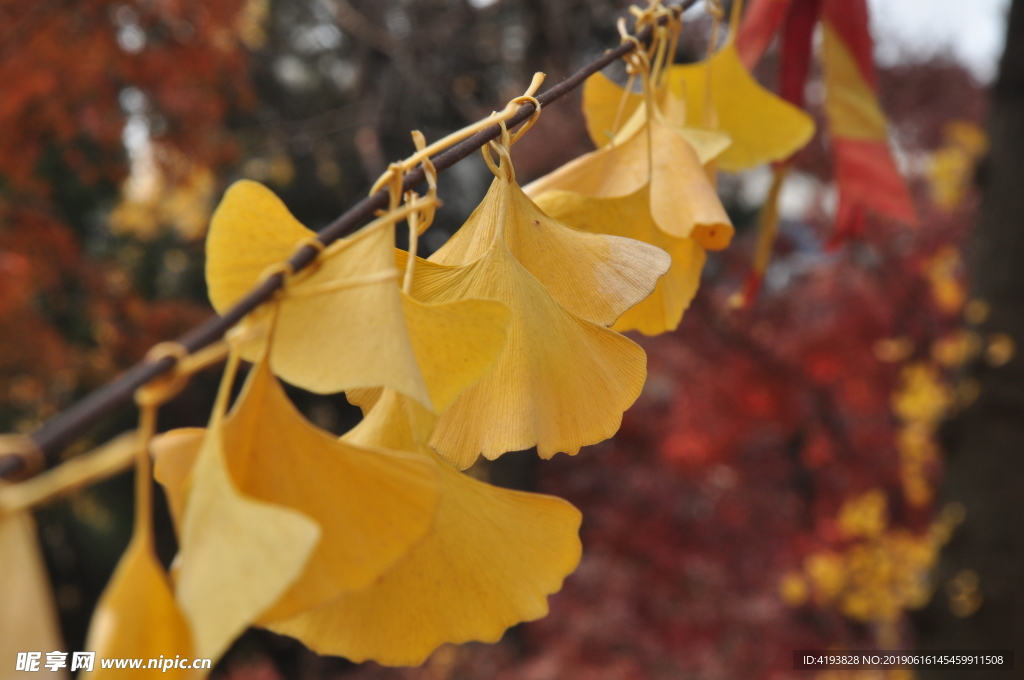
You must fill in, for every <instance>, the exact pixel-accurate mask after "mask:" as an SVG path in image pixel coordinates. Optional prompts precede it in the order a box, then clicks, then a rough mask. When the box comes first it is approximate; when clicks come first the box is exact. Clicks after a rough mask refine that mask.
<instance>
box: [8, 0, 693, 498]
mask: <svg viewBox="0 0 1024 680" xmlns="http://www.w3.org/2000/svg"><path fill="white" fill-rule="evenodd" d="M696 3H697V0H683V2H681V3H679V4H678V5H677V6H676V7H678V10H679V11H680V12H684V11H686V10H687V9H689V8H690V7H692V6H693V5H695V4H696ZM637 37H638V38H639V39H640V40H641V41H647V40H648V39H649V38H650V29H649V28H648V29H646V30H644V31H642V32H641V33H640V34H639V35H638V36H637ZM635 48H636V44H635V43H633V42H626V43H623V44H622V45H619V46H618V47H615V48H613V49H610V50H608V51H606V52H605V53H604V54H603V55H601V56H600V57H599V58H597V59H595V60H594V61H592V62H591V63H589V64H587V65H586V66H584V67H583V68H581V69H580V70H578V71H577V72H576V73H574V74H572V75H571V76H569V77H568V78H566V79H565V80H563V81H562V82H560V83H558V84H557V85H555V86H554V87H551V88H549V89H548V90H545V91H544V92H542V93H541V94H539V95H537V101H539V102H540V105H541V107H542V108H543V107H545V106H547V105H548V104H551V103H552V102H554V101H556V100H558V99H560V98H561V97H564V96H565V95H566V94H568V93H569V92H571V91H573V90H575V89H576V88H577V87H579V86H580V85H582V84H583V81H585V80H586V79H587V78H588V77H590V76H591V75H593V74H594V73H597V72H598V71H600V70H602V69H604V68H605V67H606V66H608V65H609V64H611V63H612V62H614V61H616V60H618V59H620V58H622V57H623V56H625V55H626V54H628V53H629V52H631V51H633V50H634V49H635ZM533 112H534V106H533V104H532V103H526V104H523V105H522V106H520V107H519V110H518V111H517V112H516V114H515V115H514V116H512V118H510V119H509V120H508V121H507V122H506V125H507V126H508V127H509V128H513V127H515V126H516V125H519V124H520V123H522V122H523V121H525V120H526V119H527V118H529V117H530V116H531V115H532V114H533ZM500 134H501V128H500V127H499V126H498V125H493V126H491V127H489V128H487V129H485V130H482V131H480V132H478V133H476V134H475V135H473V136H472V137H469V138H467V139H465V140H463V141H462V142H459V143H458V144H456V145H455V146H453V147H452V148H450V149H448V150H447V151H445V152H443V153H440V154H438V155H437V156H435V157H434V158H433V163H434V167H436V168H437V170H438V172H442V171H444V170H447V169H448V168H450V167H451V166H453V165H455V164H456V163H457V162H459V161H460V160H462V159H463V158H466V157H467V156H469V155H470V154H472V153H474V152H476V151H477V150H478V149H480V147H482V146H483V145H484V144H486V143H487V142H489V141H491V140H492V139H496V138H497V137H498V136H499V135H500ZM423 181H424V175H423V170H422V169H420V168H416V169H415V170H412V171H410V172H408V173H407V174H406V176H405V182H404V190H406V191H409V190H412V189H415V188H416V187H417V186H419V185H420V184H421V183H422V182H423ZM387 204H388V193H387V191H386V190H381V191H378V192H377V193H375V194H373V195H371V196H367V197H366V198H364V199H363V200H361V201H359V202H358V203H356V204H355V205H354V206H352V207H351V208H350V209H349V210H348V211H347V212H345V213H344V214H343V215H341V216H340V217H339V218H337V219H336V220H334V221H333V222H331V223H330V224H328V225H327V226H326V227H324V229H323V230H321V231H320V232H319V233H318V234H317V238H318V239H319V240H320V241H321V242H322V243H323V244H325V245H329V244H331V243H333V242H334V241H336V240H337V239H339V238H341V237H343V236H346V235H347V234H351V233H352V232H354V231H355V230H356V229H358V228H359V227H360V226H362V225H363V224H364V223H365V222H366V221H367V220H369V219H370V218H372V217H373V214H374V212H375V211H376V210H379V209H382V208H386V207H387ZM317 253H318V249H317V248H315V247H313V246H306V247H305V248H302V249H300V250H299V251H297V252H296V253H295V255H294V256H292V258H291V260H290V262H291V265H292V268H293V271H296V272H297V271H299V270H301V269H303V268H305V267H306V266H308V265H309V264H310V263H311V262H313V260H314V259H316V255H317ZM283 281H284V279H283V276H282V275H280V274H279V275H276V276H271V277H269V278H267V279H266V280H265V281H263V282H262V283H261V284H259V285H258V286H256V287H255V288H253V289H252V290H251V291H250V292H249V293H248V294H247V295H246V296H245V297H243V298H242V299H241V300H239V301H238V302H237V303H236V304H235V306H234V307H232V308H231V309H229V310H228V311H227V312H225V313H224V315H223V316H217V317H213V318H211V319H209V320H208V321H206V322H204V323H202V324H200V325H199V326H196V327H195V328H193V329H192V330H191V331H189V332H188V333H186V334H185V335H183V336H181V337H180V338H178V339H177V340H176V342H178V343H179V344H181V345H183V346H184V347H185V348H186V349H187V350H188V351H189V352H196V351H198V350H200V349H202V348H203V347H206V346H207V345H209V344H211V343H213V342H215V341H217V340H219V339H220V338H221V337H223V336H224V334H225V333H226V332H227V331H228V330H229V329H231V327H232V326H234V325H235V324H237V323H238V322H239V321H241V320H242V319H243V318H244V317H245V315H246V314H248V313H249V312H251V311H253V310H254V309H256V308H257V307H259V306H260V305H261V304H263V303H264V302H266V301H267V300H269V299H270V298H271V296H273V294H274V293H275V292H276V291H277V290H278V289H279V288H280V287H281V284H282V283H283ZM174 365H175V359H174V358H173V357H169V356H168V357H164V358H162V359H160V360H159V361H154V362H147V361H142V362H139V363H137V364H135V365H134V366H132V367H131V368H130V369H128V370H127V371H126V372H125V373H123V374H122V375H121V376H120V377H119V378H117V379H116V380H114V381H113V382H111V383H109V384H107V385H104V386H103V387H101V388H100V389H98V390H96V391H95V392H93V393H92V394H90V395H88V396H87V397H85V398H84V399H82V400H81V401H79V402H77V403H75V404H73V405H72V406H71V407H70V408H68V409H66V410H64V411H62V412H61V413H58V414H57V415H56V416H54V417H53V418H50V419H49V420H48V421H46V422H45V423H43V425H42V426H41V427H40V428H39V429H38V430H36V431H35V432H33V433H32V435H31V439H32V442H33V443H34V444H35V445H36V446H37V447H38V448H39V450H40V451H41V452H42V453H43V454H44V456H45V457H46V461H47V466H50V465H53V464H54V463H55V462H56V461H57V455H58V454H59V453H60V451H61V450H62V449H63V448H64V447H66V446H67V445H69V444H70V443H71V442H72V441H74V439H75V438H77V437H79V436H80V435H82V434H83V433H85V431H86V430H88V428H90V427H91V426H92V425H94V424H95V423H97V422H98V421H99V420H100V419H101V418H102V417H103V416H104V415H106V414H107V413H109V412H110V411H112V410H113V409H115V408H117V407H119V406H122V405H124V404H126V403H128V402H129V401H130V400H131V398H132V395H133V394H134V393H135V390H137V389H138V388H139V387H141V386H143V385H145V384H146V383H148V382H149V381H151V380H153V379H154V378H156V377H157V376H159V375H161V374H163V373H165V372H167V371H169V370H170V369H171V368H173V367H174ZM23 466H24V459H23V458H22V457H21V456H18V455H6V456H2V457H0V477H4V478H11V477H15V476H17V475H18V474H19V473H21V472H22V468H23Z"/></svg>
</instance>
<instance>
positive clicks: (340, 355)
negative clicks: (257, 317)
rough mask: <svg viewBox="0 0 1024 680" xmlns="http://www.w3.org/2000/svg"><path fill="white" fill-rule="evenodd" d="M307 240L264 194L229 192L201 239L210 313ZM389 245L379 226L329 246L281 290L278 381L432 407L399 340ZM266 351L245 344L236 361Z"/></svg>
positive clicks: (389, 232)
mask: <svg viewBox="0 0 1024 680" xmlns="http://www.w3.org/2000/svg"><path fill="white" fill-rule="evenodd" d="M312 236H314V232H312V231H310V230H309V229H306V228H305V227H303V226H302V225H301V224H299V223H298V221H296V220H295V218H294V217H292V215H291V213H289V212H288V209H287V208H286V207H285V205H284V204H283V203H282V202H281V201H280V199H278V198H277V197H276V196H275V195H274V194H273V193H272V192H271V191H270V190H269V189H267V188H266V187H264V186H263V185H261V184H258V183H256V182H250V181H242V182H236V183H235V184H234V185H232V186H231V188H230V189H228V191H227V193H225V195H224V199H223V200H222V201H221V204H220V206H219V207H218V208H217V211H216V212H215V213H214V216H213V219H212V221H211V223H210V233H209V236H208V238H207V246H206V247H207V260H206V280H207V285H208V287H209V290H210V300H211V301H212V302H213V306H214V308H215V309H216V310H217V311H218V312H223V311H224V310H225V309H227V308H228V307H230V305H232V304H233V303H234V302H236V301H237V300H238V298H239V297H240V296H241V295H242V294H243V293H245V292H246V291H248V290H249V289H250V288H251V287H252V286H254V285H255V284H256V283H257V282H258V280H259V277H260V275H261V273H263V272H264V271H266V269H267V267H269V266H271V265H274V264H276V263H279V262H281V261H283V260H284V259H286V258H287V256H288V255H289V254H290V253H291V252H292V251H293V250H294V248H295V245H296V243H297V242H298V241H300V240H302V239H305V238H310V237H312ZM394 239H395V232H394V224H393V223H388V222H386V221H382V222H378V223H376V224H375V225H372V226H371V227H369V228H366V229H363V230H361V231H359V232H357V233H356V234H354V235H352V236H350V237H348V238H345V239H341V240H340V241H337V242H335V243H334V244H333V245H332V246H331V248H330V253H329V256H328V255H327V254H325V255H324V256H322V257H321V260H320V262H318V263H317V264H316V265H314V266H313V267H310V268H308V269H307V270H305V271H303V272H301V273H300V275H299V276H298V277H297V278H296V280H294V281H292V282H290V283H289V287H288V290H287V292H286V294H285V295H284V296H283V298H282V299H281V301H280V302H279V303H278V311H277V315H278V317H277V321H276V324H275V326H274V328H275V332H274V342H273V346H272V349H271V356H270V365H271V367H272V368H273V370H274V372H275V373H276V374H277V375H279V376H281V377H282V378H283V379H285V380H287V381H288V382H290V383H292V384H295V385H298V386H300V387H303V388H305V389H307V390H310V391H313V392H318V393H322V394H326V393H334V392H341V391H344V390H347V389H352V388H357V387H377V386H387V387H392V388H394V389H396V390H398V391H400V392H402V393H403V394H407V395H409V396H410V397H412V398H413V399H416V400H418V401H419V402H420V403H421V404H423V405H424V406H427V407H428V408H429V407H432V405H431V403H430V398H429V396H428V395H427V391H426V387H425V386H424V384H423V379H422V377H421V376H420V373H419V371H418V370H417V367H416V358H415V356H413V353H412V349H411V347H410V346H409V342H408V338H407V337H406V330H405V321H404V319H403V317H402V302H401V298H400V296H399V289H398V286H397V285H396V280H397V279H398V277H399V272H398V271H397V270H396V269H395V266H394V258H393V257H392V255H391V251H392V249H393V247H394V242H395V240H394ZM263 316H264V317H265V316H266V314H265V313H264V315H263ZM265 342H266V339H264V340H263V342H250V343H248V344H247V345H246V346H245V347H244V350H243V357H244V358H246V359H248V360H250V361H254V360H255V359H256V358H257V357H258V356H260V354H262V352H263V348H264V346H265Z"/></svg>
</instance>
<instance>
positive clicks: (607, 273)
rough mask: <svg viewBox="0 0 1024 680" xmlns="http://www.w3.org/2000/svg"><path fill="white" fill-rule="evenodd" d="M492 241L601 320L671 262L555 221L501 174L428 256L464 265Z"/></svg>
mask: <svg viewBox="0 0 1024 680" xmlns="http://www.w3.org/2000/svg"><path fill="white" fill-rule="evenodd" d="M496 241H502V242H503V243H504V244H505V246H506V248H507V250H508V252H509V253H511V255H512V256H513V257H514V258H515V259H516V260H518V262H519V263H520V264H521V265H522V266H523V267H525V268H526V270H527V271H528V272H530V274H532V275H533V277H534V278H535V279H537V281H539V282H540V283H541V284H542V285H543V286H544V287H545V288H547V290H548V292H549V293H551V295H552V297H554V298H555V299H556V300H557V301H558V302H559V303H560V304H561V305H562V306H563V307H565V308H566V309H568V310H569V311H571V312H572V313H573V314H576V315H577V316H580V317H582V318H584V319H586V320H588V321H592V322H594V323H598V324H601V325H604V326H610V325H611V324H613V323H614V322H615V320H616V319H618V318H619V316H621V315H622V313H623V312H625V311H626V310H627V309H629V308H630V307H632V306H633V305H635V304H636V303H638V302H640V301H641V300H643V299H644V298H645V297H647V296H648V295H650V293H651V291H653V290H654V287H655V283H656V282H657V280H658V277H660V276H661V275H662V274H664V273H665V272H666V271H667V270H668V267H669V264H670V260H669V257H668V256H667V255H666V254H665V253H664V252H663V251H662V250H660V249H659V248H656V247H653V246H651V245H647V244H644V243H641V242H640V241H636V240H633V239H628V238H621V237H619V236H609V235H607V234H601V233H587V232H583V231H579V230H576V229H571V228H569V227H567V226H565V225H564V224H560V223H559V222H558V221H556V220H554V219H551V217H549V216H548V215H546V214H544V211H542V210H541V209H540V208H538V207H537V206H536V204H534V202H533V201H531V200H530V199H529V198H527V196H526V194H524V193H523V190H522V189H520V188H519V185H518V184H516V183H515V181H514V180H511V179H506V178H503V177H496V178H495V179H494V182H493V183H492V184H491V188H490V190H489V191H488V192H487V195H486V196H485V197H484V200H483V201H482V202H481V203H480V205H479V206H478V207H477V209H476V210H475V211H473V214H472V215H470V217H469V219H468V220H466V223H465V224H463V225H462V227H461V228H460V229H459V230H458V231H457V232H456V233H455V235H454V236H452V237H451V239H449V241H448V242H447V243H445V244H444V246H442V247H441V248H440V249H439V250H438V251H437V252H435V253H434V254H433V255H431V256H430V258H429V259H430V261H431V262H437V263H439V264H446V265H462V264H468V263H470V262H472V261H474V260H477V259H479V258H481V257H484V256H485V255H486V253H487V252H488V251H489V250H490V248H491V245H492V244H493V243H494V242H496Z"/></svg>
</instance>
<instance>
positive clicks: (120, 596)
mask: <svg viewBox="0 0 1024 680" xmlns="http://www.w3.org/2000/svg"><path fill="white" fill-rule="evenodd" d="M85 648H86V649H88V650H89V651H94V652H96V656H97V657H99V658H100V659H104V658H107V659H109V658H111V657H120V658H125V657H130V658H131V657H133V658H144V659H155V658H157V657H160V656H168V657H174V656H175V655H179V654H180V655H181V656H182V657H185V658H189V657H192V656H193V655H192V651H191V650H192V640H191V635H190V633H189V628H188V624H187V623H186V621H185V618H184V617H183V616H182V613H181V611H179V609H178V604H177V602H175V600H174V595H173V594H172V592H171V585H170V583H169V581H168V580H167V573H166V572H165V571H164V568H163V566H161V564H160V562H159V561H158V560H157V557H156V553H155V552H154V550H153V544H152V537H151V536H150V535H148V532H143V533H139V532H136V534H135V535H134V536H133V537H132V541H131V543H129V544H128V549H127V550H126V551H125V553H124V555H122V557H121V561H120V562H118V564H117V568H116V569H115V570H114V575H113V576H112V577H111V579H110V583H108V584H107V587H106V589H105V590H104V591H103V595H102V596H101V597H100V601H99V603H98V604H97V605H96V610H95V611H94V612H93V616H92V623H91V624H90V626H89V636H88V639H87V640H86V642H85ZM201 655H202V656H210V657H212V656H214V655H206V654H201ZM161 670H162V671H163V674H162V675H161V677H168V678H193V677H201V675H202V674H201V673H200V672H199V671H192V670H185V669H181V668H168V669H161ZM123 673H124V672H123V670H120V669H105V668H102V667H101V665H100V664H99V663H98V662H96V663H95V664H94V667H93V671H92V672H91V673H84V674H83V677H89V678H107V677H110V678H117V677H121V676H122V675H123Z"/></svg>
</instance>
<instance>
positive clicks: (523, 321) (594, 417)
mask: <svg viewBox="0 0 1024 680" xmlns="http://www.w3.org/2000/svg"><path fill="white" fill-rule="evenodd" d="M396 256H397V259H398V260H399V263H400V266H404V261H405V259H406V258H407V255H406V254H405V253H404V252H403V251H397V252H396ZM415 272H416V273H415V278H414V279H413V287H412V295H413V297H414V298H416V299H418V300H422V301H424V302H428V303H441V302H450V301H454V300H460V299H464V298H490V299H495V300H499V301H501V302H504V303H505V304H507V305H508V306H509V308H510V309H511V310H512V316H511V322H510V324H509V328H508V342H507V344H506V346H505V350H504V352H502V354H501V358H500V359H499V360H498V363H497V365H496V366H495V368H494V370H493V371H492V372H491V373H490V374H489V375H488V376H487V377H485V378H484V379H483V380H481V381H480V382H478V383H476V384H475V385H473V386H472V387H470V388H469V389H467V390H466V391H465V392H463V393H462V394H460V395H459V397H458V398H457V399H456V400H455V402H454V403H453V404H452V405H451V406H450V407H449V408H448V409H447V410H446V411H445V412H444V413H443V414H441V416H440V418H439V420H438V424H437V429H436V431H435V432H434V436H433V437H432V438H431V441H430V444H431V446H433V447H434V449H436V450H437V451H438V453H440V454H441V456H442V457H443V458H444V459H445V460H447V461H448V462H450V463H451V464H452V465H454V466H456V467H457V468H460V469H461V468H466V467H469V466H470V465H472V464H473V461H475V460H476V458H477V456H478V455H479V454H481V453H482V454H483V455H484V456H486V457H488V458H497V457H498V456H500V455H501V454H503V453H505V452H506V451H518V450H521V449H527V448H530V447H531V446H537V450H538V453H539V454H540V455H541V456H542V457H544V458H550V457H551V456H553V455H554V454H555V453H557V452H559V451H565V452H567V453H570V454H575V453H577V452H578V451H579V449H580V447H581V446H584V445H587V444H594V443H597V442H599V441H601V440H603V439H607V438H608V437H611V436H612V435H613V434H615V431H616V430H617V429H618V427H619V423H620V422H621V419H622V412H623V411H624V410H625V409H627V408H629V406H630V405H631V404H632V403H633V401H634V400H636V398H637V396H639V394H640V390H641V388H642V387H643V383H644V378H645V377H646V364H647V358H646V355H645V354H644V352H643V350H642V349H640V347H639V346H637V345H636V344H635V343H633V342H632V341H631V340H629V339H627V338H625V337H623V336H621V335H619V334H618V333H615V332H613V331H610V330H608V329H607V328H604V327H603V326H599V325H597V324H595V323H592V322H589V321H587V320H585V319H582V318H580V317H578V316H576V315H575V314H573V313H572V312H569V311H567V310H566V309H565V308H564V307H562V306H561V305H560V304H559V303H558V301H557V300H555V299H554V297H553V296H552V295H551V293H549V292H548V291H547V289H546V288H545V287H544V286H543V285H542V284H541V283H540V282H539V281H538V280H537V279H536V278H535V277H534V276H533V275H532V274H530V272H529V271H527V270H526V268H525V267H523V265H521V264H520V263H519V261H518V260H516V259H515V257H513V256H512V253H511V252H510V251H509V249H508V247H506V246H505V244H504V242H503V241H501V240H495V241H494V242H493V243H492V245H491V247H490V248H489V249H488V250H487V251H486V253H485V254H484V255H483V256H482V257H480V258H479V259H477V260H474V261H473V262H471V263H469V264H466V265H461V266H456V267H452V266H445V265H440V264H437V263H434V262H428V261H426V260H422V259H419V258H417V261H416V268H415Z"/></svg>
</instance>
